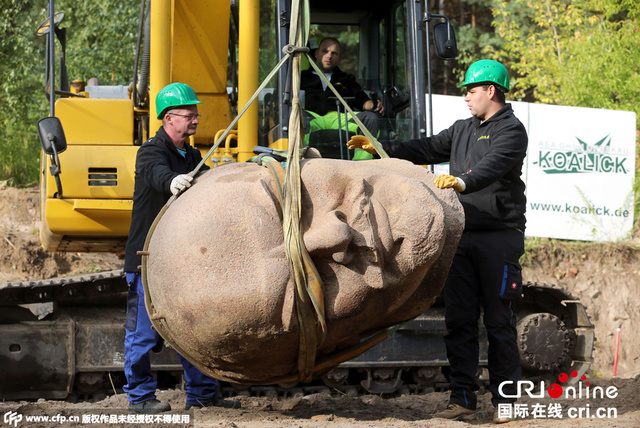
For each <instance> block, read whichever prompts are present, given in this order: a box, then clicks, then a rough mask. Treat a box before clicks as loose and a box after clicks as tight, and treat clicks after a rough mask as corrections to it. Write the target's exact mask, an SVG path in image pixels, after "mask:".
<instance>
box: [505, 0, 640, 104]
mask: <svg viewBox="0 0 640 428" xmlns="http://www.w3.org/2000/svg"><path fill="white" fill-rule="evenodd" d="M493 13H494V15H495V19H494V25H495V27H496V31H497V33H498V34H499V35H500V36H502V37H503V38H504V39H505V45H504V51H503V54H502V55H501V59H503V60H507V61H510V62H511V65H512V70H514V71H515V72H516V73H517V77H516V79H514V80H515V82H516V83H517V86H516V88H515V90H514V95H515V96H517V97H520V98H530V97H532V98H533V99H534V100H536V101H540V102H544V103H552V104H564V105H576V106H583V107H596V108H607V109H618V110H630V111H635V112H636V113H640V106H639V105H638V103H637V99H638V98H639V96H640V73H639V72H640V65H639V64H638V58H640V37H638V32H639V31H640V23H638V21H637V18H638V17H640V4H638V3H637V2H636V1H634V0H598V1H595V0H545V1H537V0H515V1H497V2H496V3H495V6H494V9H493Z"/></svg>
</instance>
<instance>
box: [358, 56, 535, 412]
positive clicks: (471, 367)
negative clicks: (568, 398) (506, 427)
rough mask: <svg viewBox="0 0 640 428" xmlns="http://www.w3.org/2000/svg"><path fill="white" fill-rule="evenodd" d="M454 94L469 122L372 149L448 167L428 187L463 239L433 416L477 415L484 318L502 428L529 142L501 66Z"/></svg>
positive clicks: (481, 66) (512, 381) (450, 282)
mask: <svg viewBox="0 0 640 428" xmlns="http://www.w3.org/2000/svg"><path fill="white" fill-rule="evenodd" d="M460 86H461V87H464V88H465V89H466V96H465V101H466V102H467V105H468V107H469V111H470V112H471V115H472V117H470V118H468V119H464V120H458V121H456V122H455V123H454V124H453V125H451V126H450V127H449V128H448V129H445V130H444V131H442V132H440V133H439V134H437V135H434V136H432V137H427V138H420V139H415V140H409V141H381V142H380V143H381V145H382V147H383V149H384V150H385V151H386V152H387V153H388V154H389V156H392V157H398V158H402V159H406V160H409V161H412V162H414V163H416V164H421V165H424V164H438V163H442V162H450V165H449V174H444V175H440V176H438V177H436V178H435V184H436V185H437V186H438V187H440V188H449V187H450V188H453V189H454V190H455V191H456V192H457V194H458V197H459V200H460V202H461V203H462V206H463V208H464V212H465V229H464V233H463V235H462V238H461V240H460V243H459V245H458V249H457V251H456V255H455V257H454V260H453V263H452V265H451V269H450V271H449V275H448V278H447V282H446V284H445V286H444V289H443V294H444V301H445V305H446V311H445V321H446V326H447V335H446V336H445V344H446V348H447V358H448V360H449V366H450V370H449V372H448V373H445V374H446V375H448V378H449V382H450V389H451V397H450V399H449V406H448V407H447V408H446V409H445V410H443V411H442V412H440V413H438V414H437V416H438V417H442V418H447V419H464V418H468V417H470V416H471V415H472V414H473V413H474V412H475V410H476V404H477V399H476V394H475V391H476V390H478V385H477V383H476V380H475V378H476V373H477V370H478V359H479V355H478V354H479V345H478V320H479V318H480V313H481V310H483V311H484V317H483V318H484V325H485V327H486V330H487V337H488V340H489V356H488V357H489V358H488V366H489V367H488V368H489V377H490V380H489V382H490V389H491V394H492V402H493V405H494V406H495V407H496V413H495V415H494V421H495V422H497V423H502V422H508V421H509V419H510V418H509V414H510V413H509V412H510V411H511V412H512V411H513V401H514V400H515V399H514V398H512V397H515V396H516V393H515V390H516V387H517V382H518V380H519V379H520V356H519V354H518V348H517V345H516V343H517V342H516V317H515V314H514V313H513V310H512V302H513V300H515V299H518V298H520V297H521V294H522V274H521V270H522V268H521V266H520V263H519V259H520V256H522V254H523V253H524V228H525V206H526V198H525V185H524V182H523V181H522V179H521V178H520V176H521V175H522V165H523V161H524V158H525V155H526V153H527V144H528V137H527V133H526V130H525V127H524V126H523V125H522V123H521V122H520V121H519V120H518V118H516V116H515V115H514V113H513V109H512V108H511V104H509V103H506V102H505V93H507V92H509V73H508V72H507V69H506V68H505V67H504V65H502V64H501V63H499V62H497V61H492V60H488V59H483V60H480V61H477V62H475V63H473V64H471V66H470V67H469V69H468V70H467V73H466V77H465V80H464V82H463V83H462V84H461V85H460ZM348 146H349V148H362V149H364V150H367V151H369V152H370V153H375V150H374V148H373V146H372V145H371V143H370V142H369V141H368V140H367V139H366V137H363V136H354V137H353V138H352V139H351V140H350V141H349V142H348Z"/></svg>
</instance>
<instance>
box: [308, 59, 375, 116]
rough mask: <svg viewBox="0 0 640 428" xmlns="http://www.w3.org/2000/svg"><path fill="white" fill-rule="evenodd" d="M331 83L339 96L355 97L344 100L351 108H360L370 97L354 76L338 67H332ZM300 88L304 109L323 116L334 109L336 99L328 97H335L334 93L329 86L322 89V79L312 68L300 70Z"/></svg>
mask: <svg viewBox="0 0 640 428" xmlns="http://www.w3.org/2000/svg"><path fill="white" fill-rule="evenodd" d="M331 84H332V85H333V86H334V87H335V88H336V90H337V91H338V93H339V94H340V96H342V97H355V100H352V101H347V100H345V101H347V104H349V107H351V109H352V110H362V106H363V105H364V103H365V102H367V101H369V100H370V99H371V98H369V96H368V95H367V94H366V93H365V92H364V91H363V90H362V87H361V86H360V85H359V84H358V82H356V78H355V76H354V75H353V74H347V73H345V72H344V71H342V70H340V68H339V67H336V68H334V69H333V74H332V75H331ZM300 89H301V90H304V91H305V94H304V109H305V110H310V111H312V112H314V113H318V114H319V115H321V116H324V115H325V114H327V112H329V111H335V110H336V101H335V100H330V99H329V97H335V94H334V93H333V92H332V91H331V89H329V87H327V89H326V90H324V91H323V90H322V80H321V79H320V76H318V75H317V74H315V73H314V72H313V69H311V68H309V69H307V70H304V71H303V72H302V74H301V82H300ZM343 110H344V109H343Z"/></svg>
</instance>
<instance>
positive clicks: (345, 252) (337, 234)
mask: <svg viewBox="0 0 640 428" xmlns="http://www.w3.org/2000/svg"><path fill="white" fill-rule="evenodd" d="M353 236H354V231H353V229H352V228H351V226H349V224H348V223H347V218H346V216H345V215H344V213H342V212H341V211H337V210H333V211H329V212H328V213H326V214H324V215H323V216H322V218H320V219H317V220H316V221H314V222H313V224H312V226H311V227H310V228H309V229H308V230H307V231H306V232H305V233H304V236H303V239H304V245H305V246H306V248H307V251H308V252H309V254H310V255H311V257H313V258H316V257H320V258H327V257H331V258H332V259H333V260H334V261H335V262H336V263H342V264H346V263H349V262H350V261H351V259H352V258H353V254H350V251H349V250H350V249H349V244H350V243H351V241H352V240H353Z"/></svg>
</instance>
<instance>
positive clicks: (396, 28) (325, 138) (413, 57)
mask: <svg viewBox="0 0 640 428" xmlns="http://www.w3.org/2000/svg"><path fill="white" fill-rule="evenodd" d="M289 6H290V2H289V1H286V0H280V1H278V2H277V10H274V13H275V12H277V15H274V17H273V18H274V19H281V17H283V16H289V15H288V14H290V9H289ZM309 7H310V11H309V19H310V24H311V27H310V43H309V45H308V47H309V48H310V60H311V61H313V59H314V55H313V50H314V49H315V48H317V46H318V44H319V43H320V41H321V40H322V39H323V38H325V37H333V38H336V39H338V40H339V41H340V43H341V47H342V52H341V57H342V58H341V61H340V63H339V67H340V68H341V69H342V70H343V71H345V72H347V73H350V74H353V75H355V76H356V79H357V81H358V83H359V84H360V85H361V86H362V88H363V89H364V90H365V92H367V93H368V94H369V96H370V98H372V99H380V100H381V101H382V103H383V104H384V106H385V110H386V111H385V114H384V116H380V117H379V121H378V122H379V129H380V131H379V133H378V135H377V137H378V138H379V139H383V140H391V139H410V138H419V137H422V136H426V133H427V99H426V98H425V93H427V80H428V78H429V76H430V72H431V71H430V67H426V66H425V62H426V61H427V58H428V57H429V56H430V49H428V50H427V51H426V52H425V50H424V46H425V43H426V41H427V42H428V39H429V38H430V31H431V29H430V25H429V24H430V22H431V21H435V22H436V25H434V26H433V27H434V32H433V35H434V36H435V37H436V40H435V43H433V44H434V46H435V48H436V49H437V55H438V57H439V58H446V59H451V58H453V57H455V55H456V54H457V48H456V42H455V35H454V32H453V28H452V27H451V24H450V23H449V21H448V19H447V18H446V17H445V16H443V15H431V14H430V13H428V11H427V10H426V9H425V5H424V4H423V3H421V2H412V1H408V2H405V1H399V2H388V1H383V0H373V1H363V0H356V1H336V0H330V1H318V0H310V1H309ZM436 28H437V29H438V30H436ZM287 31H288V26H278V27H274V33H273V34H272V36H273V37H272V39H271V40H273V41H274V43H275V41H277V42H278V46H277V49H276V47H275V46H274V47H273V48H272V49H271V50H273V51H275V52H281V51H282V48H284V46H285V45H286V44H287V43H288V37H287ZM265 42H266V43H269V42H270V40H265ZM261 43H262V41H261ZM430 44H431V43H428V44H426V46H430ZM267 50H268V48H267ZM280 56H281V55H280ZM308 61H309V60H307V59H305V63H308ZM273 64H275V58H274V61H273ZM290 72H291V71H290V69H287V68H284V69H281V71H280V72H279V74H278V77H277V80H276V79H274V84H273V86H271V87H270V88H269V89H267V91H266V92H267V94H266V95H265V96H264V100H265V101H264V104H261V109H260V112H261V114H262V112H265V116H264V117H263V116H261V119H260V124H261V125H262V124H264V126H261V127H260V130H259V131H260V135H259V141H260V144H261V145H270V146H272V147H274V148H278V149H284V148H286V139H287V137H288V136H287V132H286V131H287V128H286V118H288V113H289V111H290V100H291V99H292V97H293V94H292V93H291V88H290V82H289V80H290V79H289V78H288V73H290ZM274 94H277V95H274ZM278 95H279V96H280V100H279V103H276V104H277V105H278V107H277V108H273V107H269V106H273V105H274V100H275V97H277V96H278ZM301 100H302V102H303V108H304V94H301ZM276 109H277V111H278V113H279V114H278V115H274V114H273V113H274V111H275V110H276ZM355 113H356V114H357V112H355ZM267 115H268V116H267ZM273 118H276V120H273ZM348 119H349V115H348V114H347V112H346V109H345V108H343V107H342V106H339V110H338V120H334V123H339V125H338V126H336V127H335V128H336V129H334V130H331V131H330V132H325V131H322V132H323V133H322V134H321V135H322V138H317V137H315V136H314V135H309V134H308V132H309V129H308V128H307V130H306V131H307V135H306V136H305V138H306V140H307V142H308V143H309V144H310V145H311V146H316V147H317V148H319V149H320V152H321V154H322V155H323V156H324V157H331V158H340V159H353V156H354V155H355V153H354V152H353V150H348V149H346V147H342V146H344V145H345V143H346V141H347V140H348V138H349V137H350V136H351V135H353V134H354V133H356V132H357V126H355V124H352V125H351V126H349V127H348V129H347V127H346V126H345V124H346V123H347V121H348ZM283 123H284V124H285V125H283ZM339 129H340V130H341V131H340V132H338V130H339Z"/></svg>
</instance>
